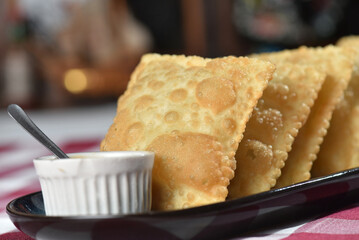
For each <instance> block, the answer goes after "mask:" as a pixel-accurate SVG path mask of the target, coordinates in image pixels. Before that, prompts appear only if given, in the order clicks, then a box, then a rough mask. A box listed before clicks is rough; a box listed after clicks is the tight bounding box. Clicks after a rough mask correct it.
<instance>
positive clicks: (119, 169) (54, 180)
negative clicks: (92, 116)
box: [34, 151, 154, 216]
mask: <svg viewBox="0 0 359 240" xmlns="http://www.w3.org/2000/svg"><path fill="white" fill-rule="evenodd" d="M69 156H70V159H57V158H55V157H54V156H46V157H41V158H37V159H34V165H35V169H36V173H37V175H38V176H39V179H40V184H41V190H42V194H43V198H44V205H45V212H46V215H49V216H75V215H103V214H106V215H107V214H135V213H143V212H146V211H149V210H150V208H151V176H152V168H153V162H154V153H152V152H145V151H122V152H87V153H74V154H69Z"/></svg>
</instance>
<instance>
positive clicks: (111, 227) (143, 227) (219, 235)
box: [6, 168, 359, 240]
mask: <svg viewBox="0 0 359 240" xmlns="http://www.w3.org/2000/svg"><path fill="white" fill-rule="evenodd" d="M358 196H359V168H355V169H350V170H347V171H343V172H340V173H336V174H333V175H330V176H326V177H322V178H317V179H312V180H309V181H306V182H302V183H298V184H295V185H291V186H289V187H285V188H280V189H276V190H272V191H268V192H263V193H259V194H256V195H252V196H248V197H244V198H240V199H236V200H230V201H226V202H222V203H217V204H211V205H206V206H201V207H195V208H190V209H184V210H178V211H168V212H150V213H147V214H140V215H125V216H91V217H49V216H46V215H45V211H44V205H43V199H42V194H41V192H36V193H32V194H29V195H26V196H24V197H20V198H17V199H15V200H13V201H11V202H10V203H9V204H8V205H7V208H6V209H7V213H8V214H9V216H10V219H11V220H12V221H13V223H14V224H15V226H16V227H17V228H18V229H19V230H20V231H22V232H24V233H25V234H27V235H29V236H31V237H33V238H36V239H51V240H57V239H79V240H82V239H102V240H103V239H225V238H230V237H236V236H240V235H242V234H245V233H250V232H253V231H260V230H263V229H268V228H272V227H274V226H275V227H278V226H279V225H283V224H291V223H294V222H297V221H299V220H304V219H308V218H313V217H316V216H319V215H323V214H328V213H330V212H331V211H333V210H336V209H339V208H343V207H345V206H347V205H348V204H350V203H354V202H355V201H357V200H358Z"/></svg>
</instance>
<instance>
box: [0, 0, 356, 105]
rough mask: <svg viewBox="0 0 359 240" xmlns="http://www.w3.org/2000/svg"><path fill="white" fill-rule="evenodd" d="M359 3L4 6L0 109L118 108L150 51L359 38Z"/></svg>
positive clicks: (38, 0) (254, 0) (121, 1)
mask: <svg viewBox="0 0 359 240" xmlns="http://www.w3.org/2000/svg"><path fill="white" fill-rule="evenodd" d="M358 11H359V1H357V0H295V1H294V0H293V1H290V0H151V1H148V0H128V1H125V0H46V1H43V0H1V1H0V109H4V108H5V107H6V106H7V105H8V104H9V103H17V104H19V105H21V106H22V107H23V108H28V109H42V108H64V107H70V106H84V105H95V104H101V103H105V102H115V101H116V99H117V98H118V96H119V95H121V94H122V93H123V91H124V90H125V89H126V86H127V82H128V80H129V77H130V74H131V72H132V71H133V69H134V67H135V66H136V64H137V63H138V61H139V59H140V57H141V56H142V55H143V54H144V53H147V52H158V53H169V54H186V55H199V56H203V57H218V56H226V55H236V56H239V55H246V54H249V53H254V52H263V51H276V50H280V49H284V48H295V47H298V46H299V45H308V46H323V45H326V44H329V43H335V42H336V41H337V39H338V38H340V37H341V36H345V35H351V34H359V16H358V15H357V12H358Z"/></svg>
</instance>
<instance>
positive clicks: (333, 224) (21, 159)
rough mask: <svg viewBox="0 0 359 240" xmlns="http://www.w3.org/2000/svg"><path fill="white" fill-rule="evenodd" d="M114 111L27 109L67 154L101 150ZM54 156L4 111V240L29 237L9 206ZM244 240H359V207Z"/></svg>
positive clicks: (0, 187) (0, 152) (0, 154)
mask: <svg viewBox="0 0 359 240" xmlns="http://www.w3.org/2000/svg"><path fill="white" fill-rule="evenodd" d="M115 113H116V105H115V104H107V105H101V106H93V107H82V108H68V109H52V110H37V111H28V114H29V116H30V117H31V118H32V119H33V121H34V122H35V123H36V124H37V125H38V126H39V127H40V129H42V130H43V132H45V133H46V134H47V135H48V136H49V137H50V138H51V139H52V140H53V141H54V142H55V143H57V144H58V145H59V146H60V147H61V148H62V149H63V150H64V151H65V152H67V153H70V152H80V151H82V152H83V151H98V150H99V144H100V142H101V140H102V139H103V137H104V135H105V134H106V132H107V130H108V128H109V126H110V125H111V123H112V120H113V118H114V115H115ZM49 154H51V153H50V152H49V151H48V150H47V149H45V148H44V147H43V146H42V145H40V143H38V142H37V141H36V140H35V139H33V138H32V137H31V136H30V135H29V134H28V133H26V132H25V131H24V130H23V129H22V128H21V127H20V126H19V125H18V124H17V123H16V122H15V121H14V120H12V119H11V118H10V117H9V116H8V114H7V113H6V111H5V109H1V110H0V240H2V239H30V238H28V237H27V236H26V235H25V234H23V233H21V232H19V231H18V230H17V229H16V228H15V226H14V225H13V224H12V222H11V221H10V219H9V218H8V216H7V214H6V211H5V207H6V204H7V203H8V202H10V201H11V200H12V199H14V198H17V197H20V196H23V195H25V194H28V193H32V192H36V191H39V190H40V184H39V182H38V179H37V176H36V174H35V170H34V167H33V164H32V159H34V158H36V157H39V156H43V155H49ZM237 239H239V238H237ZM240 239H271V240H274V239H359V203H358V204H356V205H353V206H350V207H347V208H345V209H344V210H342V211H338V212H336V213H332V214H330V215H327V216H325V217H322V218H318V219H313V220H312V221H309V222H304V223H303V222H299V223H296V224H295V225H291V226H290V227H287V228H284V229H272V230H270V231H268V232H259V233H253V234H251V235H250V236H246V237H243V238H240Z"/></svg>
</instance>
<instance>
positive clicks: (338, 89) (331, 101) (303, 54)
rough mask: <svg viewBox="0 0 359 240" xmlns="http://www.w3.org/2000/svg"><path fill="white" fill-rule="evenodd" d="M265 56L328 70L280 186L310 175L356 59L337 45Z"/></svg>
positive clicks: (300, 132)
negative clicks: (353, 61) (353, 60)
mask: <svg viewBox="0 0 359 240" xmlns="http://www.w3.org/2000/svg"><path fill="white" fill-rule="evenodd" d="M263 58H264V59H272V60H273V61H278V60H282V61H286V62H291V63H293V64H303V65H309V66H313V67H315V68H317V69H319V70H321V71H324V72H325V73H326V74H327V76H326V79H325V81H324V83H323V85H322V88H321V90H320V92H319V94H318V98H317V100H316V101H315V103H314V105H313V107H312V108H311V112H310V114H309V117H308V119H307V121H306V123H305V124H304V126H303V127H302V128H301V129H300V130H299V132H298V135H297V137H296V138H295V140H294V143H293V146H292V150H291V151H290V152H289V156H288V159H287V161H286V162H285V166H284V168H283V169H282V174H281V176H280V177H279V179H278V180H277V184H276V185H275V187H276V188H277V187H283V186H287V185H290V184H293V183H297V182H300V181H304V180H308V179H309V178H310V170H311V168H312V164H313V161H314V160H315V159H316V156H317V153H318V151H319V147H320V144H321V143H322V142H323V137H324V136H325V135H326V133H327V129H328V127H329V122H330V120H331V117H332V113H333V111H334V108H335V106H336V105H337V104H338V102H339V101H340V98H341V96H342V95H343V92H344V90H345V89H346V87H347V85H348V82H349V79H350V77H351V73H352V67H353V63H352V55H351V54H350V53H349V52H348V51H344V50H343V49H341V48H339V47H335V46H327V47H324V48H307V47H300V48H299V49H296V50H287V51H283V52H279V53H273V54H266V55H264V56H263Z"/></svg>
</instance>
